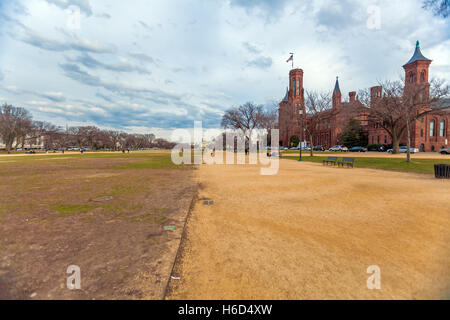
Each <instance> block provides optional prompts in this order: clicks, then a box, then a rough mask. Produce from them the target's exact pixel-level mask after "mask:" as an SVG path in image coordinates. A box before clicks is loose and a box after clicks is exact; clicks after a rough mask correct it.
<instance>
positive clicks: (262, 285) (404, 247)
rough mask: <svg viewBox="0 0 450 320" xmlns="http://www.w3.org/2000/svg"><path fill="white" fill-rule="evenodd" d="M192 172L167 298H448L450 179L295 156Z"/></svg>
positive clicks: (204, 167)
mask: <svg viewBox="0 0 450 320" xmlns="http://www.w3.org/2000/svg"><path fill="white" fill-rule="evenodd" d="M196 174H197V179H198V181H199V183H200V185H201V190H200V191H199V192H200V194H199V200H198V202H197V203H196V205H195V208H194V209H193V211H192V214H191V217H190V218H189V222H188V225H187V236H186V238H185V240H184V243H183V250H182V256H181V258H180V259H178V261H177V264H176V266H175V269H174V274H173V275H174V276H177V277H178V276H179V277H181V280H172V281H171V283H170V288H169V289H170V290H169V295H168V298H169V299H442V298H447V299H448V298H450V275H449V272H448V270H449V269H450V231H449V230H450V181H447V180H445V181H442V180H436V179H434V178H433V177H432V176H431V175H421V174H411V173H399V172H388V171H381V170H373V169H342V168H335V167H323V166H322V165H320V164H315V163H307V162H303V163H298V162H295V161H292V160H281V164H280V171H279V174H278V175H276V176H261V175H259V167H257V166H249V165H245V166H238V165H229V166H223V165H222V166H219V165H216V166H207V165H203V166H201V168H200V170H198V171H197V172H196ZM205 199H212V200H213V201H214V204H213V205H212V206H210V205H208V206H206V205H204V204H203V202H204V200H205ZM371 265H377V266H379V267H380V269H381V289H380V290H369V289H368V288H367V285H366V281H367V278H368V277H369V276H370V274H367V268H368V267H369V266H371Z"/></svg>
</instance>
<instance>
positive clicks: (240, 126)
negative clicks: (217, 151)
mask: <svg viewBox="0 0 450 320" xmlns="http://www.w3.org/2000/svg"><path fill="white" fill-rule="evenodd" d="M262 119H264V111H263V107H262V106H261V105H255V104H254V103H252V102H247V103H245V104H243V105H241V106H240V107H238V108H232V109H230V110H227V111H226V112H225V114H224V115H223V116H222V123H221V124H222V127H224V128H225V129H234V130H238V131H241V132H242V133H243V134H244V136H245V138H246V140H247V141H248V140H249V139H250V136H251V134H252V131H253V130H254V129H255V128H260V127H261V126H262Z"/></svg>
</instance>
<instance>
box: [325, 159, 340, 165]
mask: <svg viewBox="0 0 450 320" xmlns="http://www.w3.org/2000/svg"><path fill="white" fill-rule="evenodd" d="M336 163H337V157H328V159H327V160H323V164H324V165H325V164H326V165H329V164H332V165H334V166H335V165H336Z"/></svg>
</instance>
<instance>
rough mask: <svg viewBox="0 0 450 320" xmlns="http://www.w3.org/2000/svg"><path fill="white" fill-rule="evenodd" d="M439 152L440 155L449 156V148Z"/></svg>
mask: <svg viewBox="0 0 450 320" xmlns="http://www.w3.org/2000/svg"><path fill="white" fill-rule="evenodd" d="M439 152H440V154H450V148H443V149H441V151H439Z"/></svg>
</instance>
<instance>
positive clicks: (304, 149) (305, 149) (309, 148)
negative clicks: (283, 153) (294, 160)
mask: <svg viewBox="0 0 450 320" xmlns="http://www.w3.org/2000/svg"><path fill="white" fill-rule="evenodd" d="M302 151H311V147H302Z"/></svg>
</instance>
